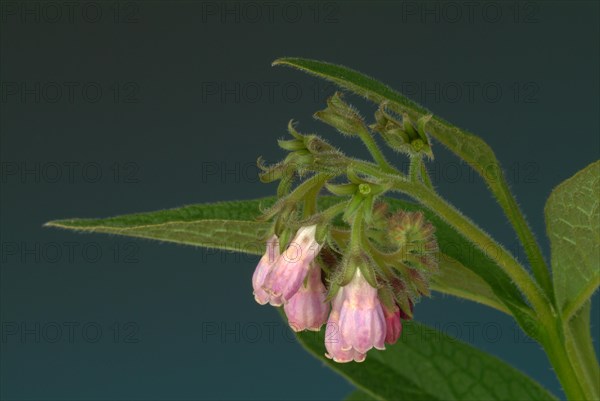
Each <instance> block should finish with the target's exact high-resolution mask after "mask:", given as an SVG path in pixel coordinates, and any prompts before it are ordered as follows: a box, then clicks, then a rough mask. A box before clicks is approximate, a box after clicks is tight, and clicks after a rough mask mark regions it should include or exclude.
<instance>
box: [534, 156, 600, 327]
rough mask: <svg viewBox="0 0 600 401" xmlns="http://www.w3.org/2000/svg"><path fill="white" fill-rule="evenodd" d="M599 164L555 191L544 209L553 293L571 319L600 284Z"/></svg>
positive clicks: (566, 318)
mask: <svg viewBox="0 0 600 401" xmlns="http://www.w3.org/2000/svg"><path fill="white" fill-rule="evenodd" d="M599 193H600V161H597V162H595V163H592V164H590V165H589V166H588V167H586V168H584V169H583V170H581V171H580V172H578V173H577V174H575V175H574V176H573V177H571V178H569V179H568V180H566V181H565V182H563V183H562V184H560V185H559V186H558V187H556V188H555V189H554V191H552V193H551V194H550V197H549V198H548V202H547V203H546V207H545V215H546V227H547V230H548V236H549V237H550V247H551V253H552V273H553V278H554V287H555V289H554V291H555V294H556V300H557V303H558V305H559V307H560V308H561V309H562V311H563V315H564V318H565V320H568V319H569V318H570V317H571V316H572V315H573V314H575V313H576V312H577V310H578V309H579V308H580V307H581V306H582V305H584V304H585V303H586V302H587V300H588V299H589V298H590V297H591V295H592V294H593V292H594V291H595V290H596V289H597V288H598V285H599V284H600V269H599V268H598V255H599V254H600V208H599V202H600V197H599Z"/></svg>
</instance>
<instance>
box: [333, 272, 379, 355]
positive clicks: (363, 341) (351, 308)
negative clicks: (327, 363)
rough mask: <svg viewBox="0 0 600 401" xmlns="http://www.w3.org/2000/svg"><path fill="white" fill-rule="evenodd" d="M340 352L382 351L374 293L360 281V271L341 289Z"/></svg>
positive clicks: (376, 298)
mask: <svg viewBox="0 0 600 401" xmlns="http://www.w3.org/2000/svg"><path fill="white" fill-rule="evenodd" d="M339 313H340V317H339V325H340V334H341V340H342V344H341V345H342V350H350V349H353V350H355V351H356V352H358V353H361V354H364V353H366V352H367V351H369V350H370V349H371V348H377V349H380V350H381V349H385V345H384V341H385V337H386V321H385V316H384V314H383V308H382V306H381V302H380V301H379V298H378V296H377V289H376V288H373V287H371V285H370V284H369V283H368V282H367V280H366V279H365V278H364V276H363V275H362V273H361V272H360V269H356V273H355V275H354V277H353V278H352V280H351V281H350V283H348V285H347V286H345V287H344V289H343V298H342V304H341V307H340V312H339Z"/></svg>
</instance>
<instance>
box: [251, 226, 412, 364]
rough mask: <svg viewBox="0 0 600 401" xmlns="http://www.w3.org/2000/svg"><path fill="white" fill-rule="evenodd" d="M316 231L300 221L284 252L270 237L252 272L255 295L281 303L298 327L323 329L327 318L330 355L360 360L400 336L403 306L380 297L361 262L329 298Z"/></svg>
mask: <svg viewBox="0 0 600 401" xmlns="http://www.w3.org/2000/svg"><path fill="white" fill-rule="evenodd" d="M315 233H316V226H314V225H313V226H307V227H301V228H300V229H299V230H298V232H297V233H296V235H295V237H294V239H293V240H292V241H291V242H290V243H289V244H288V246H287V247H286V249H285V251H283V252H282V253H280V252H279V245H280V244H279V241H278V238H277V236H272V237H271V238H270V239H269V240H268V241H267V249H266V252H265V254H264V255H263V257H262V258H261V260H260V261H259V263H258V265H257V267H256V270H255V272H254V275H253V278H252V285H253V288H254V297H255V299H256V301H257V302H258V303H259V304H261V305H264V304H267V303H269V304H271V305H273V306H282V305H283V308H284V311H285V313H286V316H287V318H288V323H289V325H290V327H291V328H292V330H294V331H302V330H311V331H319V330H320V329H321V327H322V326H323V325H324V324H327V326H326V333H325V348H326V350H327V353H326V356H327V357H328V358H330V359H333V360H334V361H336V362H340V363H343V362H350V361H356V362H362V361H364V360H365V358H366V353H367V352H368V351H369V350H370V349H371V348H376V349H380V350H382V349H385V343H388V344H394V343H395V342H396V341H397V340H398V338H399V337H400V333H401V332H402V323H401V310H400V308H399V307H398V305H397V304H396V303H395V301H392V302H391V304H390V303H389V302H388V303H384V302H382V301H381V300H380V296H379V291H380V290H379V289H378V288H375V287H373V286H372V285H371V284H369V282H368V281H367V279H366V278H365V277H364V275H363V273H362V272H361V268H360V266H359V267H357V268H356V269H355V271H354V274H353V277H352V278H351V280H350V281H349V282H348V283H347V284H346V285H344V286H341V287H340V288H339V289H338V290H337V293H335V295H334V296H333V299H332V301H331V302H329V301H328V290H327V287H326V286H325V284H324V282H323V270H322V268H321V263H322V262H320V261H319V258H318V257H317V256H318V253H319V251H321V248H322V244H319V243H318V242H317V240H316V238H315ZM330 304H331V307H330ZM390 305H391V306H390Z"/></svg>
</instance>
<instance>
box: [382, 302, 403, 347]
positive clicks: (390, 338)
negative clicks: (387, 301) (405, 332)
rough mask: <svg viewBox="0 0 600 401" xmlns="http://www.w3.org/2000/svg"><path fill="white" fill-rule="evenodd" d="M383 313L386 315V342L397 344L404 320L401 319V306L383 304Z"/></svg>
mask: <svg viewBox="0 0 600 401" xmlns="http://www.w3.org/2000/svg"><path fill="white" fill-rule="evenodd" d="M383 315H384V316H385V329H386V331H385V342H386V343H387V344H395V343H396V341H398V338H400V334H401V333H402V322H401V321H400V308H398V305H396V304H393V305H392V307H391V308H389V307H387V306H386V305H383Z"/></svg>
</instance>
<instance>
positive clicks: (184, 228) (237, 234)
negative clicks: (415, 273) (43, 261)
mask: <svg viewBox="0 0 600 401" xmlns="http://www.w3.org/2000/svg"><path fill="white" fill-rule="evenodd" d="M337 201H338V198H336V197H333V196H324V197H320V198H319V208H320V209H321V210H323V209H325V208H327V207H329V206H332V205H333V204H334V203H336V202H337ZM387 201H388V203H389V205H390V209H391V210H392V211H393V210H396V209H399V208H402V209H405V210H413V211H416V210H422V208H420V207H419V206H418V205H415V204H413V203H410V202H407V201H404V200H398V199H391V198H388V199H387ZM273 202H274V198H264V199H258V200H249V201H236V202H220V203H213V204H200V205H191V206H185V207H181V208H177V209H170V210H160V211H156V212H149V213H136V214H130V215H124V216H118V217H111V218H105V219H69V220H57V221H52V222H49V223H47V224H46V225H47V226H50V227H59V228H65V229H72V230H76V231H82V232H98V233H107V234H117V235H126V236H130V237H138V238H147V239H154V240H160V241H166V242H175V243H180V244H186V245H193V246H200V247H208V248H218V249H226V250H233V251H239V252H246V253H251V254H256V255H260V254H262V253H263V252H264V242H265V236H266V230H267V229H268V224H267V223H262V222H256V221H254V220H255V219H256V218H257V217H258V216H259V215H260V210H261V208H265V207H268V206H270V205H272V204H273ZM422 211H423V212H424V213H425V216H426V217H427V218H428V219H429V220H430V221H431V222H432V224H434V226H436V229H437V236H438V241H439V244H440V249H441V251H442V253H441V255H440V258H439V262H440V271H441V274H440V275H439V276H437V277H435V278H434V280H433V289H434V290H436V291H439V292H442V293H446V294H450V295H454V296H458V297H462V298H465V299H469V300H472V301H475V302H480V303H483V304H485V305H488V306H491V307H494V308H496V309H498V310H501V311H503V312H507V313H510V312H512V313H519V312H520V311H527V310H528V309H527V308H528V307H527V305H526V304H525V302H524V301H523V299H522V297H521V294H520V293H519V291H518V290H517V289H516V287H515V286H514V284H513V283H512V282H511V280H510V279H509V278H508V277H507V276H506V274H505V273H504V272H503V271H502V270H501V269H500V268H499V267H498V266H497V265H496V264H495V263H494V262H493V261H492V260H491V259H489V258H488V257H487V256H486V255H485V254H484V253H483V252H481V251H480V250H479V249H477V248H475V247H474V246H472V245H471V244H470V243H469V242H468V241H466V240H465V239H464V238H463V237H462V236H460V235H459V234H457V233H456V231H454V229H452V228H451V227H450V226H449V225H448V224H447V223H445V222H444V221H443V220H441V219H440V218H439V217H437V216H436V215H435V214H433V213H431V212H430V211H428V210H422ZM523 313H524V312H523Z"/></svg>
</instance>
